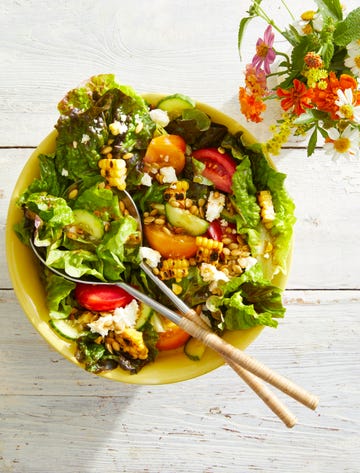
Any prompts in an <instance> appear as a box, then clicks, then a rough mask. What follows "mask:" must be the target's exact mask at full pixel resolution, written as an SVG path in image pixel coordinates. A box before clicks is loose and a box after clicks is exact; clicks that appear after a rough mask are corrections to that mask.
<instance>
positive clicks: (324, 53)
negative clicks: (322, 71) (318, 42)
mask: <svg viewBox="0 0 360 473" xmlns="http://www.w3.org/2000/svg"><path fill="white" fill-rule="evenodd" d="M334 49H335V47H334V44H333V42H332V41H328V42H326V43H325V44H324V45H323V47H322V48H321V57H322V58H323V61H324V67H325V68H328V67H329V64H330V61H331V59H332V57H333V54H334Z"/></svg>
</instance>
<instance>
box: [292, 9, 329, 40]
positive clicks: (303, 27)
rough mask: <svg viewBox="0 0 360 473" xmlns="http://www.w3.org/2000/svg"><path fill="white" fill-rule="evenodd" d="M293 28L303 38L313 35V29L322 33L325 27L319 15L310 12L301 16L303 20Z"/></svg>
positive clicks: (297, 22) (294, 24)
mask: <svg viewBox="0 0 360 473" xmlns="http://www.w3.org/2000/svg"><path fill="white" fill-rule="evenodd" d="M293 26H294V28H295V29H296V31H297V32H298V33H299V34H300V35H301V36H305V35H307V34H309V33H311V32H312V30H313V29H314V30H315V31H321V30H322V28H323V26H324V20H323V17H322V16H321V15H320V14H319V13H316V12H315V11H313V10H309V11H306V12H304V13H303V14H302V15H301V20H299V21H296V22H295V23H293Z"/></svg>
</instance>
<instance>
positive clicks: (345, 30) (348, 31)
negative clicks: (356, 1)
mask: <svg viewBox="0 0 360 473" xmlns="http://www.w3.org/2000/svg"><path fill="white" fill-rule="evenodd" d="M359 23H360V8H356V9H355V10H353V11H351V12H350V13H349V14H348V16H347V17H346V18H345V20H344V21H341V22H340V23H338V24H337V26H336V29H335V32H334V42H335V44H337V45H338V46H347V45H348V44H349V43H351V41H354V40H355V39H357V38H359Z"/></svg>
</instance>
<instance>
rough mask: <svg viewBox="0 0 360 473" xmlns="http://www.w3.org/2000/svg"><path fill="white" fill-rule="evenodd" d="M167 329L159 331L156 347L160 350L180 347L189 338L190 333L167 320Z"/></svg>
mask: <svg viewBox="0 0 360 473" xmlns="http://www.w3.org/2000/svg"><path fill="white" fill-rule="evenodd" d="M165 328H166V331H165V332H160V333H159V339H158V341H157V343H156V348H157V349H158V350H160V351H166V350H175V348H180V347H182V346H183V345H185V343H186V342H187V341H188V340H189V338H190V335H189V334H188V333H187V332H185V331H184V330H183V329H182V328H180V327H178V326H177V325H175V324H174V323H173V322H170V321H166V325H165Z"/></svg>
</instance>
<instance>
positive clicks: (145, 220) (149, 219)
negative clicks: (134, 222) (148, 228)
mask: <svg viewBox="0 0 360 473" xmlns="http://www.w3.org/2000/svg"><path fill="white" fill-rule="evenodd" d="M154 220H155V217H153V216H152V215H149V216H148V217H145V218H144V224H145V225H149V224H150V223H152V222H153V221H154Z"/></svg>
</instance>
